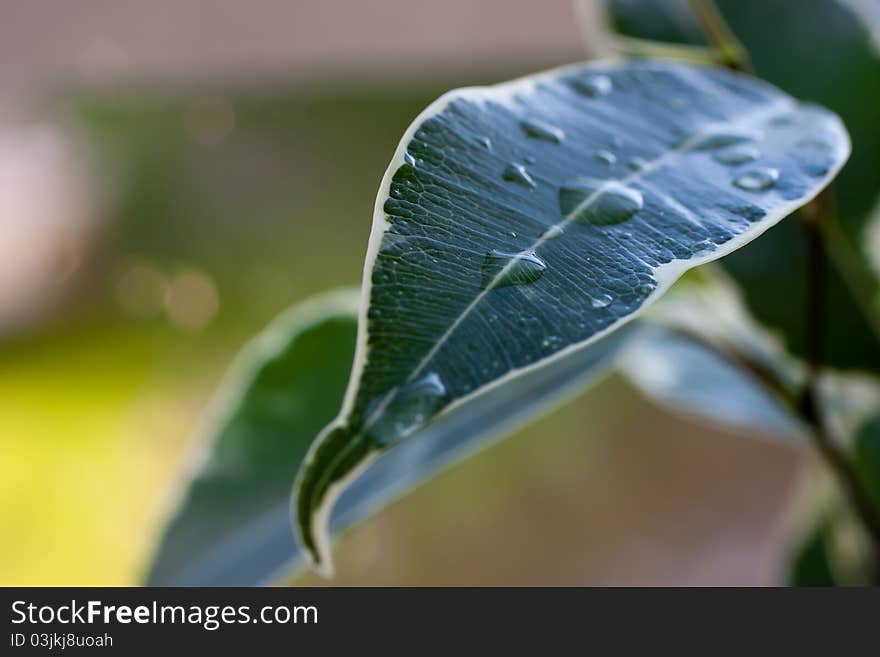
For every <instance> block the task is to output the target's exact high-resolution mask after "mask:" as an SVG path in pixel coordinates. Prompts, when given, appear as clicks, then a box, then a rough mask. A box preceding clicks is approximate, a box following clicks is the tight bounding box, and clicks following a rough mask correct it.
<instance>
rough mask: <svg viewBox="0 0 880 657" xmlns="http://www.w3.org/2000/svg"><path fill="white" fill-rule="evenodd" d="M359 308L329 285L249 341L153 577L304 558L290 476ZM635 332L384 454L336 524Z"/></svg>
mask: <svg viewBox="0 0 880 657" xmlns="http://www.w3.org/2000/svg"><path fill="white" fill-rule="evenodd" d="M356 308H357V296H356V294H355V293H353V292H333V293H328V294H324V295H320V296H318V297H315V298H313V299H311V300H309V301H306V302H304V303H302V304H300V305H299V306H296V307H294V308H293V309H291V310H290V311H288V312H287V313H285V314H284V315H282V316H281V317H280V318H278V319H277V320H276V321H274V322H273V323H272V324H271V325H270V326H269V327H268V328H267V329H266V330H265V331H264V332H263V333H262V334H261V335H259V336H258V337H257V338H256V339H255V340H253V341H252V342H251V343H250V344H249V345H248V346H247V347H246V348H245V349H244V350H243V351H242V353H241V354H240V355H239V357H238V358H237V360H236V364H235V365H234V366H233V367H232V369H231V370H230V372H229V374H228V376H227V377H226V382H225V383H224V385H223V386H222V387H221V390H220V392H219V393H218V395H217V397H216V399H215V401H214V408H216V409H220V410H222V413H221V415H220V416H219V417H218V418H216V419H215V420H214V421H213V422H211V423H210V424H209V426H208V428H207V430H206V431H205V432H204V436H203V440H202V441H201V444H200V449H201V450H202V452H200V453H199V454H198V456H199V458H198V461H197V462H196V463H195V464H193V465H194V467H193V469H192V471H191V472H189V473H188V475H189V476H191V479H190V480H189V481H184V482H183V484H184V486H185V491H184V494H183V495H182V499H181V500H180V503H179V505H178V506H177V508H176V509H174V511H173V515H172V517H171V518H170V519H169V522H168V524H167V526H166V527H165V529H164V535H163V537H162V539H161V542H160V544H159V545H158V547H157V550H156V553H155V555H154V557H153V563H152V565H151V568H150V572H149V575H148V579H147V582H148V583H149V584H154V585H173V586H246V585H255V584H265V583H273V582H277V581H278V580H279V578H284V577H287V576H289V575H290V574H291V573H292V572H293V571H294V570H295V569H296V568H297V567H299V566H301V565H303V563H304V559H303V554H302V552H301V550H300V547H299V546H298V545H297V544H296V543H295V541H294V540H293V532H292V530H291V525H290V516H289V506H290V486H291V483H292V481H293V473H294V472H295V471H296V469H297V467H298V466H299V465H300V464H301V462H302V460H303V457H304V456H305V453H306V449H307V447H308V443H309V441H310V440H311V439H312V438H313V437H314V436H315V434H316V433H317V432H318V430H319V428H320V427H321V426H323V425H324V424H326V423H327V422H329V420H330V419H331V418H332V417H333V414H334V413H335V412H336V411H337V410H338V408H339V405H340V404H341V403H342V396H343V390H344V388H345V383H346V382H347V381H348V375H349V368H350V366H351V360H352V354H353V352H354V343H355V332H356V328H357V317H356ZM627 328H628V327H627ZM628 333H629V330H627V329H624V330H622V331H618V332H616V333H615V334H614V335H612V336H609V337H608V338H606V339H605V340H602V341H600V342H598V343H596V344H595V345H594V346H593V347H592V348H590V349H585V350H582V351H581V352H579V353H578V354H575V355H573V356H572V357H571V358H567V359H565V360H562V361H559V362H557V363H556V364H554V365H553V366H551V367H547V368H543V369H542V370H541V371H540V372H536V373H535V374H534V375H533V376H531V377H528V378H526V379H523V380H520V381H518V382H516V383H514V384H512V385H508V386H504V387H501V388H498V389H496V390H495V391H492V392H491V393H488V394H486V395H483V396H482V397H481V398H480V400H479V403H472V404H470V405H467V406H464V407H462V408H461V409H460V411H459V412H458V413H455V414H454V415H451V416H449V417H448V418H446V420H445V421H441V422H436V423H434V424H432V425H431V426H430V427H428V428H427V429H426V430H425V431H423V432H422V433H420V434H419V436H418V437H417V438H415V439H414V440H412V441H409V442H407V443H406V444H405V445H403V446H401V448H400V449H398V450H394V451H391V452H388V453H386V454H385V455H384V456H383V457H382V458H380V459H379V460H378V461H376V462H375V463H374V464H373V467H372V468H370V469H368V470H367V471H365V472H364V473H363V474H362V475H361V476H360V477H359V478H358V479H357V480H355V481H354V483H353V484H352V485H351V487H350V488H349V489H348V490H347V491H346V492H345V494H344V495H343V496H342V498H341V499H340V501H339V504H337V505H336V507H335V509H334V513H333V515H332V517H331V518H330V527H331V531H332V532H333V534H334V535H335V534H338V533H340V532H342V531H343V530H345V529H347V528H348V527H350V526H352V525H354V524H356V523H358V522H360V521H362V520H364V519H366V518H367V517H368V516H370V515H371V514H372V513H374V512H375V511H377V510H378V509H380V508H381V507H383V506H384V505H386V504H388V503H389V502H390V501H392V500H393V499H395V498H396V497H397V496H399V495H400V494H402V493H403V492H405V491H406V490H408V489H410V488H412V487H414V486H416V485H418V484H419V483H421V482H423V481H425V480H426V479H428V478H430V477H431V476H433V475H435V474H437V473H438V472H439V471H441V470H442V469H443V468H445V467H447V466H448V465H450V464H452V463H454V462H455V461H457V460H459V459H461V458H463V457H464V456H466V455H468V454H469V453H471V452H472V451H474V450H475V449H478V448H480V447H482V446H485V445H486V444H487V443H488V442H489V441H490V440H491V439H493V438H496V437H498V436H499V435H502V434H504V433H505V432H507V431H510V430H512V429H514V428H516V427H517V426H519V425H521V424H522V423H524V422H526V421H528V420H533V419H535V418H536V417H538V416H540V415H541V413H543V412H547V411H549V410H551V409H552V408H553V407H554V405H557V404H559V403H561V402H563V401H565V400H566V399H567V398H568V397H570V396H572V395H574V394H576V393H577V392H579V391H580V390H582V389H583V388H584V386H585V385H587V384H588V383H590V382H591V381H593V380H595V379H596V378H598V377H599V376H601V375H602V374H603V373H604V372H607V371H608V370H609V368H610V366H611V365H612V364H613V359H614V357H615V356H616V354H617V352H618V350H619V348H620V346H621V345H622V344H623V343H624V342H625V340H626V338H627V337H628ZM224 409H225V410H224Z"/></svg>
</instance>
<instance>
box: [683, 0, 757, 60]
mask: <svg viewBox="0 0 880 657" xmlns="http://www.w3.org/2000/svg"><path fill="white" fill-rule="evenodd" d="M689 2H690V6H691V11H693V12H694V15H695V16H696V17H697V19H698V20H699V21H700V25H701V26H702V27H703V32H705V34H706V38H707V39H708V41H709V43H710V44H711V45H712V46H713V47H714V48H715V49H716V50H717V51H718V54H719V63H720V64H721V65H722V66H726V67H727V68H730V69H733V70H734V71H740V72H742V73H752V64H751V62H750V61H749V55H748V52H746V49H745V48H743V46H742V44H741V43H740V42H739V40H738V39H737V38H736V37H735V36H734V34H733V32H732V31H731V30H730V28H729V27H728V26H727V22H726V21H725V20H724V17H722V16H721V12H719V11H718V7H716V6H715V3H714V2H713V1H712V0H689Z"/></svg>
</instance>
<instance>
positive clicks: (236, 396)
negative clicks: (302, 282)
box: [147, 291, 358, 586]
mask: <svg viewBox="0 0 880 657" xmlns="http://www.w3.org/2000/svg"><path fill="white" fill-rule="evenodd" d="M357 303H358V295H357V292H356V291H339V292H331V293H327V294H323V295H321V296H318V297H315V298H314V299H311V300H309V301H306V302H304V303H302V304H300V305H298V306H296V307H294V308H293V309H291V310H290V311H288V312H286V313H284V314H283V315H281V316H280V317H278V318H277V319H276V320H275V321H273V322H272V323H271V324H270V325H269V326H268V327H267V328H266V329H265V330H264V331H263V332H262V333H261V334H260V335H258V336H257V337H256V338H254V339H253V340H252V341H251V342H250V343H249V344H248V345H247V346H246V347H245V348H244V349H243V350H242V352H241V353H240V354H239V356H238V357H237V358H236V361H235V363H234V364H233V366H232V367H231V369H230V371H229V373H228V374H227V376H226V377H225V380H224V382H223V384H222V386H221V388H220V390H219V391H218V393H217V395H216V397H215V399H214V400H213V402H212V404H211V409H212V410H213V417H211V419H210V420H209V422H208V423H207V425H206V426H205V428H204V430H203V431H202V432H201V433H202V435H201V436H200V440H199V445H198V451H197V452H196V453H195V454H194V457H195V458H194V462H193V464H192V467H191V468H190V470H192V473H191V476H192V478H191V480H190V481H186V482H183V483H184V485H185V487H186V488H185V490H184V491H183V495H182V497H181V499H180V501H179V504H178V505H177V507H176V508H175V509H174V511H173V514H172V516H171V518H170V519H169V522H168V524H167V527H166V528H165V531H164V534H163V536H162V538H161V541H160V543H159V545H158V548H157V550H156V553H155V555H154V558H153V562H152V565H151V567H150V571H149V574H148V576H147V583H148V584H151V585H160V586H166V585H174V586H206V585H227V586H235V585H251V584H259V583H261V582H265V581H268V580H270V579H271V578H272V577H273V575H274V574H275V573H277V572H279V571H282V570H284V569H285V567H286V565H287V564H288V562H290V561H291V560H292V559H293V558H294V556H295V554H296V552H297V546H296V544H295V542H294V540H293V534H292V533H291V530H290V520H289V515H288V506H289V499H290V486H291V482H292V481H293V478H294V476H295V474H296V471H297V468H298V467H299V465H300V463H301V462H302V460H303V458H304V456H305V454H306V451H307V450H308V447H309V444H310V443H311V441H312V438H314V436H315V433H316V432H317V431H319V430H320V429H321V427H322V426H323V425H325V424H326V423H327V422H329V421H330V420H331V419H333V416H334V415H335V413H336V411H337V410H338V408H339V403H340V401H341V400H342V395H343V393H344V391H345V384H346V381H347V380H348V374H349V371H350V369H351V359H352V355H353V354H354V343H355V334H356V330H357V324H356V313H357ZM209 415H210V414H209Z"/></svg>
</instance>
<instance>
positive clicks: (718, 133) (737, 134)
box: [683, 128, 758, 151]
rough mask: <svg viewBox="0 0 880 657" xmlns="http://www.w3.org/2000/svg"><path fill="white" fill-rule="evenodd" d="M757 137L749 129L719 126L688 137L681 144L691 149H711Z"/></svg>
mask: <svg viewBox="0 0 880 657" xmlns="http://www.w3.org/2000/svg"><path fill="white" fill-rule="evenodd" d="M757 138H758V134H757V133H755V132H753V131H751V130H739V129H730V128H719V129H711V130H709V131H708V132H703V133H698V134H696V135H693V136H691V137H688V139H686V140H685V142H684V143H683V146H686V147H688V148H689V150H693V151H712V150H715V149H717V148H726V147H727V146H733V145H734V144H742V143H745V142H749V141H755V140H756V139H757Z"/></svg>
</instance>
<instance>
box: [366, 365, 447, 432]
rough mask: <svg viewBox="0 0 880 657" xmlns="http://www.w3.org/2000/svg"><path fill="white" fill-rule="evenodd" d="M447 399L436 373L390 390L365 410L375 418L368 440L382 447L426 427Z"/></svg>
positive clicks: (441, 382) (369, 429)
mask: <svg viewBox="0 0 880 657" xmlns="http://www.w3.org/2000/svg"><path fill="white" fill-rule="evenodd" d="M445 400H446V387H445V386H444V385H443V381H442V380H441V379H440V377H439V375H438V374H437V373H436V372H431V373H429V374H427V375H425V376H423V377H422V378H420V379H417V380H416V381H411V382H410V383H405V384H403V385H402V386H399V387H397V388H393V389H392V390H390V391H389V392H388V393H386V394H385V395H382V396H381V397H379V398H378V399H376V400H374V401H373V402H372V403H371V404H370V405H369V406H368V407H367V413H366V415H367V417H368V418H369V417H370V416H371V415H372V414H374V413H378V414H379V416H378V418H377V419H376V420H375V421H374V422H373V423H372V424H371V425H370V426H368V427H367V430H366V433H367V436H368V438H369V439H370V440H371V441H373V442H374V443H375V444H377V445H379V446H381V447H387V446H389V445H393V444H396V443H398V442H400V441H401V440H403V439H404V438H407V437H408V436H411V435H412V434H414V433H415V432H416V431H418V430H419V429H421V428H422V427H423V426H425V425H426V424H427V423H428V422H429V421H430V420H431V418H432V417H433V416H434V414H435V413H436V412H437V411H438V410H440V408H441V407H442V406H443V403H444V401H445Z"/></svg>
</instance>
